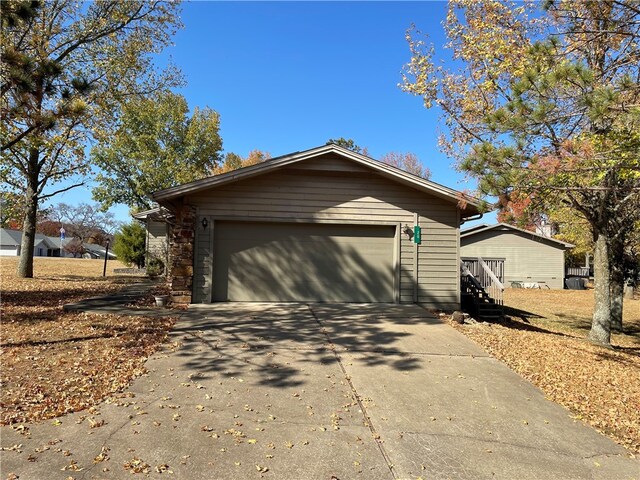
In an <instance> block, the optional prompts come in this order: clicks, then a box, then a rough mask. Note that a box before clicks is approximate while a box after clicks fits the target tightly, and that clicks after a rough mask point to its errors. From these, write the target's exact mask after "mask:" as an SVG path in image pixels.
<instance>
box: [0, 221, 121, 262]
mask: <svg viewBox="0 0 640 480" xmlns="http://www.w3.org/2000/svg"><path fill="white" fill-rule="evenodd" d="M68 241H70V239H67V240H64V241H63V240H61V239H60V237H47V236H46V235H42V234H40V233H36V239H35V246H34V248H33V255H34V256H36V257H65V258H74V255H73V254H71V253H69V252H67V251H65V250H64V245H66V242H68ZM21 242H22V232H20V231H18V230H8V229H6V228H2V229H0V256H20V244H21ZM82 246H83V248H84V250H85V253H84V254H83V255H82V257H83V258H104V255H105V250H106V249H105V248H104V247H102V246H100V245H95V244H92V243H83V244H82ZM108 258H109V259H116V258H117V257H116V255H114V254H113V253H112V252H111V251H110V252H109V254H108Z"/></svg>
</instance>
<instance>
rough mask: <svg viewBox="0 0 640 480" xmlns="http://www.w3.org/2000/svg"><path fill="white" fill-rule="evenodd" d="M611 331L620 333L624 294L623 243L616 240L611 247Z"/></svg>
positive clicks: (620, 240)
mask: <svg viewBox="0 0 640 480" xmlns="http://www.w3.org/2000/svg"><path fill="white" fill-rule="evenodd" d="M610 258H611V260H610V261H611V264H610V265H609V268H610V269H611V330H612V331H614V332H618V333H620V332H622V308H623V294H624V241H623V240H622V239H618V240H616V241H614V242H613V244H612V245H611V251H610Z"/></svg>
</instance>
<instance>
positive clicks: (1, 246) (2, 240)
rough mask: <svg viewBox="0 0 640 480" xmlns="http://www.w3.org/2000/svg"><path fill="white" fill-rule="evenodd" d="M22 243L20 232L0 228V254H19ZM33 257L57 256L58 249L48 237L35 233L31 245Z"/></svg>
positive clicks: (4, 255) (58, 254)
mask: <svg viewBox="0 0 640 480" xmlns="http://www.w3.org/2000/svg"><path fill="white" fill-rule="evenodd" d="M21 243H22V232H20V231H18V230H9V229H6V228H0V256H3V257H6V256H12V257H15V256H19V255H20V248H21ZM33 255H34V256H35V257H59V256H60V249H59V248H58V247H57V246H56V244H55V243H54V242H53V241H52V240H51V238H50V237H47V236H45V235H41V234H39V233H36V238H35V242H34V246H33Z"/></svg>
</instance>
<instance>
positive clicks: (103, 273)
mask: <svg viewBox="0 0 640 480" xmlns="http://www.w3.org/2000/svg"><path fill="white" fill-rule="evenodd" d="M108 256H109V239H107V246H106V247H105V249H104V267H103V268H102V276H103V277H106V276H107V257H108Z"/></svg>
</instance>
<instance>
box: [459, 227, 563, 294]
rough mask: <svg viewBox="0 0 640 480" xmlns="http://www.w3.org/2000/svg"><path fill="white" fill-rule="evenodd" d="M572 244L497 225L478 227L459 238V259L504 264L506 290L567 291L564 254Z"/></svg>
mask: <svg viewBox="0 0 640 480" xmlns="http://www.w3.org/2000/svg"><path fill="white" fill-rule="evenodd" d="M569 248H573V245H571V244H570V243H566V242H562V241H560V240H556V239H553V238H547V237H544V236H542V235H538V234H536V233H533V232H529V231H527V230H522V229H520V228H517V227H514V226H513V225H508V224H506V223H498V224H496V225H477V226H475V227H472V228H469V229H467V230H463V231H462V232H461V234H460V256H461V257H462V258H466V257H482V258H483V259H487V260H492V259H502V260H504V279H505V287H510V286H511V284H512V282H523V283H538V284H539V285H540V286H545V285H546V286H548V287H549V288H553V289H562V288H564V271H565V270H564V252H565V250H567V249H569Z"/></svg>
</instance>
